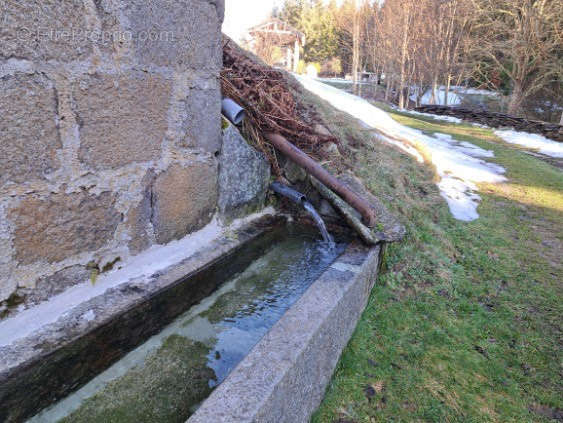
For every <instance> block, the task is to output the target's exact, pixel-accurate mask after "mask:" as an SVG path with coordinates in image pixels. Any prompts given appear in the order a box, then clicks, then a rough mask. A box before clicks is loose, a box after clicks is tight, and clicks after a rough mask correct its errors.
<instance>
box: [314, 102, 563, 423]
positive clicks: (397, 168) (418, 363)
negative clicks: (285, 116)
mask: <svg viewBox="0 0 563 423" xmlns="http://www.w3.org/2000/svg"><path fill="white" fill-rule="evenodd" d="M318 106H319V109H320V111H321V114H322V115H323V117H324V118H325V121H326V122H331V124H330V125H329V126H330V128H331V130H333V131H334V132H335V133H336V134H337V135H339V136H340V137H341V138H342V139H343V140H344V142H345V144H346V145H347V146H348V147H349V150H350V151H352V153H351V155H350V157H348V158H347V159H346V160H348V162H349V163H354V166H353V167H354V171H355V173H356V174H357V175H358V176H359V177H360V178H362V179H363V181H364V182H365V184H366V185H367V186H368V188H369V189H370V190H371V191H372V192H373V193H375V194H376V195H378V196H379V198H381V199H382V200H383V201H384V202H385V203H386V205H387V206H388V207H389V209H390V210H392V211H393V212H394V213H395V214H396V215H397V216H398V217H400V219H401V221H402V222H403V223H404V224H405V226H406V227H407V231H408V235H407V237H406V239H405V240H404V241H403V242H401V243H396V244H392V245H390V246H389V247H388V249H387V253H386V256H385V261H384V266H383V269H382V273H381V274H380V278H379V281H378V284H377V285H376V287H375V288H374V289H373V291H372V294H371V297H370V300H369V304H368V306H367V308H366V310H365V312H364V314H363V316H362V318H361V320H360V321H359V323H358V326H357V328H356V331H355V333H354V335H353V337H352V339H351V341H350V343H349V345H348V346H347V348H346V349H345V351H344V353H343V355H342V357H341V360H340V362H339V364H338V366H337V370H336V372H335V374H334V376H333V380H332V382H331V384H330V386H329V389H328V391H327V393H326V397H325V399H324V401H323V403H322V405H321V407H320V408H319V410H318V411H317V413H316V414H315V415H314V417H313V422H315V423H321V422H378V421H471V422H473V421H475V422H480V421H498V422H506V421H517V422H521V421H549V418H548V417H549V416H550V415H552V414H553V413H554V412H555V411H556V410H558V409H559V410H560V409H562V408H563V401H562V398H563V395H562V392H563V384H562V382H561V381H562V380H563V377H562V376H563V363H562V355H561V348H562V344H563V338H562V332H561V316H563V307H562V305H561V304H562V298H561V297H562V296H561V293H562V292H563V291H562V280H563V272H562V267H561V261H562V260H561V251H562V245H563V176H562V173H561V171H560V170H558V169H556V168H555V167H552V166H551V165H549V164H547V163H545V162H543V161H540V160H538V159H537V158H534V157H531V156H529V155H527V154H525V153H523V152H521V151H519V150H518V149H516V148H512V147H509V146H507V145H506V144H504V143H502V141H501V140H499V139H498V138H496V137H495V135H494V134H493V133H492V131H491V130H488V129H482V128H477V127H474V126H469V125H455V124H449V123H442V122H432V121H431V120H428V119H419V118H418V117H417V118H413V117H409V116H407V115H404V114H399V113H393V114H392V116H393V117H394V118H395V119H396V120H398V121H399V122H401V123H403V124H405V125H408V126H410V127H413V128H417V129H420V130H423V131H428V132H443V133H446V134H451V135H452V136H454V137H456V138H458V139H461V140H467V141H470V142H472V143H474V144H476V145H478V146H480V147H483V148H487V149H490V150H493V151H494V152H495V158H493V159H491V161H493V162H495V163H498V164H500V165H502V166H504V167H505V168H506V170H507V172H506V176H507V177H508V179H509V180H508V182H507V183H505V184H484V185H480V187H479V188H480V192H479V194H480V195H481V196H482V202H481V205H480V206H479V209H478V212H479V214H480V218H479V219H478V220H476V221H473V222H469V223H466V222H460V221H457V220H455V219H453V218H452V217H451V215H450V213H449V210H448V208H447V205H446V203H445V201H444V200H443V199H442V198H441V197H440V195H439V192H438V189H437V188H436V186H435V183H434V182H435V175H434V173H433V170H432V168H431V167H430V166H428V165H420V164H418V163H416V162H415V161H414V160H413V159H411V158H410V157H408V156H406V155H404V154H403V153H401V152H399V151H396V150H394V149H393V148H392V147H389V146H388V145H383V144H380V143H378V142H377V141H375V140H373V139H371V138H370V137H369V133H368V132H366V131H365V130H362V129H361V128H360V127H359V126H358V125H357V124H356V123H355V122H354V121H353V120H352V119H351V118H349V117H347V116H346V115H345V114H343V113H340V112H337V111H335V110H334V109H331V108H330V107H328V106H327V105H326V104H325V103H321V104H318ZM362 139H363V140H364V141H363V142H359V141H358V140H362Z"/></svg>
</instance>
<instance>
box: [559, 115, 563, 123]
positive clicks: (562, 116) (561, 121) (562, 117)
mask: <svg viewBox="0 0 563 423" xmlns="http://www.w3.org/2000/svg"><path fill="white" fill-rule="evenodd" d="M559 125H563V112H561V120H560V121H559Z"/></svg>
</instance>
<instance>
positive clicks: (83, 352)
mask: <svg viewBox="0 0 563 423" xmlns="http://www.w3.org/2000/svg"><path fill="white" fill-rule="evenodd" d="M343 232H346V231H343ZM336 238H337V242H336V247H334V248H327V245H326V243H324V242H321V240H320V237H319V235H318V231H317V230H316V229H315V228H313V227H307V225H303V224H295V223H294V224H292V225H288V224H287V222H286V220H285V218H283V217H280V216H269V217H263V218H261V219H258V220H256V221H253V222H252V223H249V224H247V225H244V226H242V227H241V228H240V229H238V230H236V231H235V232H234V233H230V234H228V236H222V237H219V238H218V239H216V240H214V241H213V242H211V243H210V244H209V245H208V246H206V247H205V248H203V249H202V250H200V251H198V252H197V253H196V254H193V255H192V256H190V257H187V258H186V259H184V260H182V261H181V262H180V263H178V264H175V265H173V266H170V267H168V268H167V269H165V270H163V271H159V272H156V273H155V274H153V275H152V276H151V278H150V283H144V282H140V281H135V280H132V281H129V282H127V283H124V284H122V285H119V286H118V287H116V288H115V289H113V290H108V291H107V292H105V293H104V294H103V295H101V296H99V297H94V298H92V299H89V300H88V301H86V302H85V303H84V304H80V305H79V306H77V307H75V308H74V309H72V310H70V311H69V312H68V313H67V314H65V315H64V316H63V317H64V318H60V319H58V320H57V321H56V322H54V323H52V324H50V325H46V326H45V327H42V328H41V329H40V330H38V331H35V332H33V333H32V334H30V335H29V336H26V337H24V338H22V339H19V340H17V341H15V342H12V343H10V344H9V345H2V346H0V353H1V354H0V357H1V358H0V404H2V407H1V408H0V421H6V422H20V421H26V420H27V419H30V420H29V421H30V422H34V423H35V422H56V421H65V422H81V421H109V422H111V421H119V422H128V421H132V422H133V421H135V422H142V421H147V422H149V421H163V422H181V421H182V422H183V421H185V420H186V419H188V418H189V419H190V420H189V421H190V422H192V421H194V422H216V421H237V422H238V421H241V422H242V421H272V422H273V421H276V422H280V421H288V422H289V421H291V422H299V421H306V420H307V418H308V417H307V416H310V414H311V413H312V412H313V411H314V409H315V408H316V406H317V405H318V403H319V402H320V399H321V398H322V394H323V392H324V389H325V388H326V385H327V383H328V381H329V379H330V376H331V374H332V371H333V369H334V366H335V365H336V362H337V360H338V357H339V355H340V352H341V350H342V348H343V347H344V346H345V344H346V343H347V341H348V339H349V336H350V335H351V333H352V330H353V328H354V326H355V323H356V321H357V318H358V317H359V314H360V312H361V310H362V309H363V307H364V305H365V302H366V301H367V297H368V293H369V290H370V289H371V286H372V285H373V283H374V281H375V276H376V272H377V265H378V257H379V247H375V248H368V247H365V246H363V245H362V244H360V243H359V242H357V241H351V240H350V239H349V238H348V239H347V237H346V236H345V235H342V233H341V234H340V235H339V236H337V237H336ZM243 382H244V383H243ZM210 394H211V395H210ZM209 395H210V396H209ZM208 396H209V398H207V397H208ZM206 398H207V399H206ZM226 399H228V400H226ZM296 413H297V414H296ZM190 416H191V417H190Z"/></svg>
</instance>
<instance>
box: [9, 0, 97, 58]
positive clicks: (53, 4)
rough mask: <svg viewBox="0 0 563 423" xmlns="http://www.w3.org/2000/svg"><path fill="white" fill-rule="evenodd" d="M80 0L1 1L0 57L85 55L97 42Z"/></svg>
mask: <svg viewBox="0 0 563 423" xmlns="http://www.w3.org/2000/svg"><path fill="white" fill-rule="evenodd" d="M87 3H88V2H85V1H82V0H64V1H61V0H23V1H5V0H3V1H2V6H1V10H0V58H4V59H10V58H17V59H26V60H32V61H47V60H57V61H61V62H70V61H74V60H84V59H86V58H87V57H88V56H89V55H90V54H91V53H92V50H93V47H94V45H95V44H96V43H97V40H96V38H95V37H92V36H91V34H92V33H91V32H87V31H90V30H94V28H93V27H92V26H91V22H92V18H91V16H89V14H90V13H91V11H90V10H89V8H88V6H87Z"/></svg>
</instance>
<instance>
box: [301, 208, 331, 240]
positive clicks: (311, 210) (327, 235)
mask: <svg viewBox="0 0 563 423" xmlns="http://www.w3.org/2000/svg"><path fill="white" fill-rule="evenodd" d="M303 208H304V209H305V210H307V213H309V214H310V215H311V217H312V218H313V220H314V221H315V223H316V224H317V227H318V228H319V231H321V235H322V236H323V240H324V242H325V243H326V244H327V246H328V248H331V249H332V248H334V239H332V236H331V235H330V233H329V232H328V230H327V229H326V225H325V222H324V220H323V218H322V217H321V215H320V214H319V213H318V212H317V210H316V209H315V207H313V205H312V204H311V203H309V202H308V201H305V202H304V203H303Z"/></svg>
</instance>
